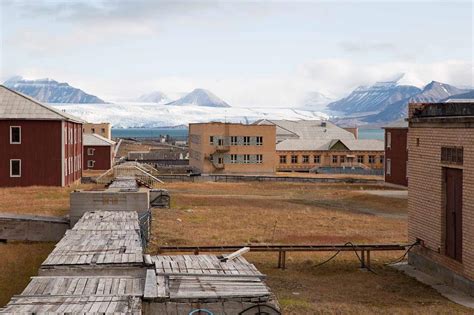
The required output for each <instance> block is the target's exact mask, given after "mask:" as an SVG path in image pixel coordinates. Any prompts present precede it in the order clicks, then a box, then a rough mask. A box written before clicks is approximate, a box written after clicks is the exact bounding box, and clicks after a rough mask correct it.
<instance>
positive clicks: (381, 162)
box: [380, 155, 384, 164]
mask: <svg viewBox="0 0 474 315" xmlns="http://www.w3.org/2000/svg"><path fill="white" fill-rule="evenodd" d="M383 160H384V156H383V155H381V156H380V164H383Z"/></svg>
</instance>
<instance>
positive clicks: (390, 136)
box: [387, 131, 392, 149]
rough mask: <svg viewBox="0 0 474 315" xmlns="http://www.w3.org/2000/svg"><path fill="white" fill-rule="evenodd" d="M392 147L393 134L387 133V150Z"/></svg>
mask: <svg viewBox="0 0 474 315" xmlns="http://www.w3.org/2000/svg"><path fill="white" fill-rule="evenodd" d="M391 147H392V133H391V132H390V131H387V149H390V148H391Z"/></svg>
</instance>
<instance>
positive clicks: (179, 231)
mask: <svg viewBox="0 0 474 315" xmlns="http://www.w3.org/2000/svg"><path fill="white" fill-rule="evenodd" d="M166 186H167V187H166V188H168V189H169V190H170V191H171V192H172V209H170V210H157V211H155V213H154V223H153V238H152V242H151V245H150V247H149V250H150V252H153V251H154V250H156V249H157V247H158V246H159V245H222V244H246V243H254V244H255V243H296V244H309V243H345V242H346V241H351V242H354V243H405V242H407V232H406V230H407V222H406V218H405V217H406V208H407V202H406V200H403V199H396V198H387V197H379V196H373V195H367V194H361V193H359V191H361V190H364V189H378V188H379V187H378V186H376V185H374V186H371V185H341V184H330V185H328V184H296V183H294V184H293V183H212V182H210V183H173V184H167V185H166ZM367 213H369V214H367ZM390 215H392V216H390ZM401 254H402V253H400V252H393V253H373V254H372V264H373V268H374V270H375V272H376V273H377V274H372V273H370V272H364V271H361V270H359V268H358V267H359V263H358V261H357V258H356V257H355V255H354V254H353V253H343V254H340V255H339V256H338V257H337V258H336V259H334V260H332V261H331V262H329V263H327V264H325V265H323V266H317V264H318V263H320V262H322V261H324V260H325V259H327V258H328V257H330V256H331V255H332V253H319V254H318V253H290V254H288V258H287V259H288V261H287V267H288V269H287V270H279V269H277V268H276V262H277V254H276V253H250V254H247V255H246V257H247V258H248V259H249V260H250V261H251V262H253V263H254V264H255V265H256V266H257V267H258V268H259V269H260V270H261V271H262V272H264V273H266V274H267V275H268V279H267V283H268V284H269V286H270V287H271V289H272V290H273V292H274V293H275V294H276V295H277V297H278V299H279V301H280V304H281V306H282V309H283V311H284V313H285V314H326V313H327V314H380V313H388V314H436V313H438V314H445V313H450V314H458V313H459V314H463V313H469V311H468V310H467V309H466V308H463V307H460V306H458V305H456V304H453V303H451V302H449V301H448V300H446V299H445V298H443V297H442V296H440V295H439V294H438V293H437V292H435V291H434V290H433V289H431V288H428V287H426V286H424V285H422V284H420V283H418V282H416V281H414V280H413V279H411V278H408V277H406V276H404V275H403V274H401V273H399V272H397V271H396V270H394V269H392V268H390V267H387V266H385V263H387V262H390V261H393V260H394V259H396V258H398V257H399V256H400V255H401Z"/></svg>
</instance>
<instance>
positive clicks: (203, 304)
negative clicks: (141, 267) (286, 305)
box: [143, 255, 279, 315]
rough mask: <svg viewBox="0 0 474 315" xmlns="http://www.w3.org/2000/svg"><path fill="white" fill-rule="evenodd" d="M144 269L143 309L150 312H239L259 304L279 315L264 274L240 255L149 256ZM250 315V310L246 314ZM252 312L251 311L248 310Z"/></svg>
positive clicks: (164, 314)
mask: <svg viewBox="0 0 474 315" xmlns="http://www.w3.org/2000/svg"><path fill="white" fill-rule="evenodd" d="M150 261H151V262H152V264H153V265H154V270H153V269H148V270H147V277H146V282H145V292H144V304H143V307H144V310H145V311H146V312H147V313H150V314H152V313H153V314H163V315H168V314H190V313H191V312H193V311H196V310H198V309H201V308H202V309H206V310H208V311H211V312H212V313H214V314H238V313H240V312H242V311H245V310H246V309H248V308H252V307H255V306H260V307H262V308H265V310H266V311H267V313H268V314H279V312H278V311H277V309H278V307H277V305H276V302H275V300H274V297H273V295H272V294H271V292H270V290H269V289H268V287H267V286H266V285H265V283H264V282H263V280H262V279H263V278H264V277H265V275H264V274H262V273H261V272H260V271H258V270H257V268H255V266H254V265H253V264H251V263H249V262H248V261H247V260H246V259H245V258H243V257H237V258H236V259H234V260H228V261H226V262H223V261H221V260H220V259H219V257H218V256H215V255H175V256H152V257H151V258H150ZM249 314H250V313H249ZM251 314H254V313H251Z"/></svg>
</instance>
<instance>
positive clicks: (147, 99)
mask: <svg viewBox="0 0 474 315" xmlns="http://www.w3.org/2000/svg"><path fill="white" fill-rule="evenodd" d="M137 101H139V102H144V103H158V104H164V103H168V102H169V101H170V99H169V98H168V96H166V94H165V93H163V92H161V91H154V92H151V93H148V94H143V95H141V96H140V97H139V98H138V99H137Z"/></svg>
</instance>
